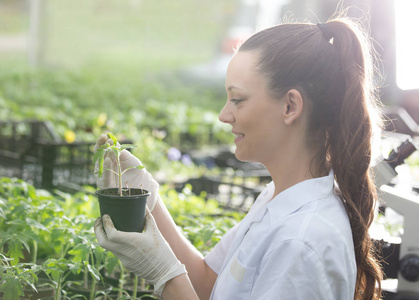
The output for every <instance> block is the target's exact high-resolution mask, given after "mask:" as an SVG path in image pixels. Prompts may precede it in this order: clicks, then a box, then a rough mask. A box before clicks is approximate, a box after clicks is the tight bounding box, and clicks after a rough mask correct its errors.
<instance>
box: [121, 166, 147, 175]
mask: <svg viewBox="0 0 419 300" xmlns="http://www.w3.org/2000/svg"><path fill="white" fill-rule="evenodd" d="M130 169H138V170H141V169H144V166H141V165H140V166H131V167H128V168H126V169H125V170H124V171H123V172H122V174H124V173H125V172H126V171H128V170H130Z"/></svg>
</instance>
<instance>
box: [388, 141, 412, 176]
mask: <svg viewBox="0 0 419 300" xmlns="http://www.w3.org/2000/svg"><path fill="white" fill-rule="evenodd" d="M416 150H417V149H416V147H415V145H413V143H412V142H411V141H410V140H406V141H404V142H403V143H401V144H400V146H399V147H397V149H396V150H394V149H393V150H392V151H391V152H390V154H389V156H388V158H387V159H385V161H386V162H387V163H388V164H389V165H390V166H391V167H392V168H393V169H395V168H396V167H397V166H399V165H401V164H402V163H403V162H404V160H405V159H406V158H408V157H409V156H410V155H411V154H412V153H413V152H415V151H416Z"/></svg>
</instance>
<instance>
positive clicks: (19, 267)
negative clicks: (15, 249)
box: [0, 253, 40, 300]
mask: <svg viewBox="0 0 419 300" xmlns="http://www.w3.org/2000/svg"><path fill="white" fill-rule="evenodd" d="M12 261H13V259H12V258H7V257H6V256H4V255H3V254H1V253H0V278H1V279H0V297H3V299H4V300H14V299H19V298H20V297H21V296H24V295H25V293H24V287H26V286H30V287H31V289H33V290H34V291H35V292H38V291H37V289H36V287H35V284H36V283H37V281H38V276H37V275H36V273H38V272H39V271H40V267H39V266H37V265H35V264H32V263H17V264H13V265H12V264H11V262H12Z"/></svg>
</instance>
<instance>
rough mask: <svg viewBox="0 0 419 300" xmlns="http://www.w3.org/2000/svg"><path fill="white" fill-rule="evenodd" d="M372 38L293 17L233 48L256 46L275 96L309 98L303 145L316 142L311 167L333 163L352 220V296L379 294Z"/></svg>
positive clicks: (346, 22)
mask: <svg viewBox="0 0 419 300" xmlns="http://www.w3.org/2000/svg"><path fill="white" fill-rule="evenodd" d="M330 37H333V39H332V40H330ZM369 41H370V39H369V38H368V37H367V35H366V34H365V31H364V30H362V27H360V26H359V25H358V24H357V23H355V22H354V21H352V20H350V19H348V18H344V17H336V18H334V19H331V20H329V21H328V22H327V23H323V24H321V25H320V26H318V25H315V24H306V23H291V24H281V25H278V26H275V27H272V28H268V29H265V30H263V31H261V32H259V33H256V34H255V35H253V36H252V37H250V38H249V39H248V40H247V41H246V42H245V43H243V45H241V46H240V48H239V50H238V51H253V50H255V51H258V53H259V54H260V62H259V65H258V70H259V72H261V73H262V74H263V75H265V76H266V78H267V79H268V82H269V86H270V88H271V89H272V91H273V93H274V96H275V97H281V96H283V95H285V93H286V92H287V91H288V90H290V89H293V88H294V89H297V90H298V91H300V93H301V94H302V95H303V98H304V99H305V100H307V101H305V104H306V107H308V112H309V113H308V120H307V122H308V123H307V128H308V129H307V131H308V132H307V145H310V146H312V145H315V153H316V154H315V157H314V159H313V161H312V164H311V166H310V167H311V171H312V173H313V175H314V176H316V177H319V176H323V175H326V174H327V172H328V170H329V169H330V168H332V169H333V171H334V174H335V180H336V182H337V191H338V192H339V194H340V196H341V199H342V202H343V203H344V205H345V208H346V210H347V213H348V216H349V220H350V224H351V229H352V236H353V242H354V246H355V257H356V263H357V280H356V287H355V295H354V298H355V299H379V298H380V296H381V279H382V271H381V269H380V266H379V264H378V262H377V256H376V254H375V253H374V246H373V244H372V241H371V239H370V237H369V234H368V228H369V226H370V225H371V223H372V221H373V217H374V207H375V204H376V200H377V198H376V190H375V185H374V183H373V181H372V179H371V174H370V171H371V170H370V163H371V148H372V147H371V142H372V141H371V140H372V134H373V127H374V122H375V121H376V120H377V119H376V118H375V117H373V114H375V113H377V112H379V110H378V109H375V108H377V103H378V101H377V97H376V93H375V89H374V86H373V82H374V81H373V80H374V78H373V76H374V74H375V73H374V71H375V69H374V60H373V57H374V56H373V52H372V49H373V48H372V47H371V45H370V42H369ZM376 116H379V113H378V114H376Z"/></svg>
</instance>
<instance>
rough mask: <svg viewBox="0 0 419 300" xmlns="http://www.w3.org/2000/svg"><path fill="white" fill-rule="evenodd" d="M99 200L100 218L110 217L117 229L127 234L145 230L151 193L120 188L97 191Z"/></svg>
mask: <svg viewBox="0 0 419 300" xmlns="http://www.w3.org/2000/svg"><path fill="white" fill-rule="evenodd" d="M96 195H97V197H98V200H99V207H100V216H103V215H105V214H107V215H109V216H110V217H111V219H112V222H113V224H114V226H115V228H116V229H118V230H120V231H126V232H142V231H143V229H144V221H145V213H146V205H147V198H148V196H150V192H149V191H147V190H143V189H133V188H132V189H129V190H128V189H126V190H125V189H124V190H123V195H122V196H120V195H119V194H118V188H110V189H102V190H98V191H96Z"/></svg>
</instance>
